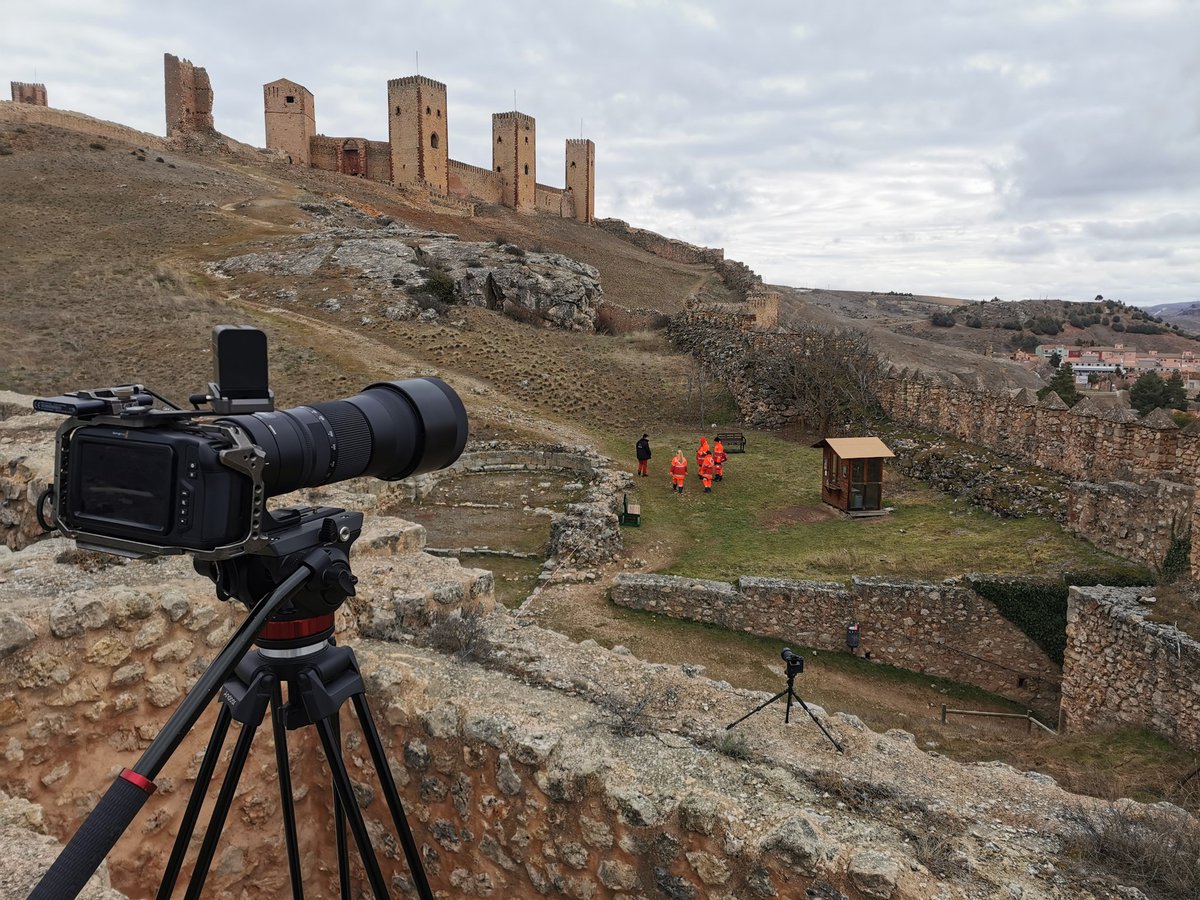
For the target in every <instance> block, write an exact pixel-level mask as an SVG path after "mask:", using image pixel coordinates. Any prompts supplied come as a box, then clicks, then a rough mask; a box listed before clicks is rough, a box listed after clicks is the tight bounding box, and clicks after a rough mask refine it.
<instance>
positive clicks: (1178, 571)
mask: <svg viewBox="0 0 1200 900" xmlns="http://www.w3.org/2000/svg"><path fill="white" fill-rule="evenodd" d="M1191 557H1192V536H1191V534H1190V533H1189V534H1186V535H1184V536H1183V537H1177V538H1175V539H1174V540H1173V541H1171V546H1170V547H1168V548H1167V552H1166V554H1165V555H1164V556H1163V561H1162V565H1161V566H1159V567H1158V581H1159V583H1160V584H1171V583H1172V582H1174V581H1178V580H1179V579H1180V578H1182V577H1184V576H1185V575H1187V574H1188V572H1189V571H1190V569H1191Z"/></svg>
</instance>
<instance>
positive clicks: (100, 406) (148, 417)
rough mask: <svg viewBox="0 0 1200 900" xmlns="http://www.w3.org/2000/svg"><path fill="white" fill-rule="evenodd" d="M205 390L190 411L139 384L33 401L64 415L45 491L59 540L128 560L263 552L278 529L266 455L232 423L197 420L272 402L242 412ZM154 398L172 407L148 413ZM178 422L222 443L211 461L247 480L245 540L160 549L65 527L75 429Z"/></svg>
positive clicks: (215, 387)
mask: <svg viewBox="0 0 1200 900" xmlns="http://www.w3.org/2000/svg"><path fill="white" fill-rule="evenodd" d="M209 387H210V389H211V390H212V393H211V394H210V395H208V396H202V395H193V396H192V398H191V400H192V403H193V406H196V407H197V408H195V409H191V410H185V409H180V408H178V407H176V406H175V405H174V404H173V403H171V402H170V401H169V400H166V399H165V398H164V397H162V396H161V395H159V394H158V393H156V392H154V391H152V390H150V389H148V388H146V387H145V386H144V385H141V384H132V385H121V386H119V387H112V388H93V389H88V390H81V391H72V392H69V393H67V394H64V395H62V396H60V397H52V398H47V399H38V400H34V402H33V408H34V409H35V410H37V411H38V412H48V413H57V414H59V415H68V416H70V418H69V419H67V421H66V422H64V423H63V424H62V425H60V426H59V427H58V430H57V431H56V432H55V436H54V444H55V466H54V468H55V478H56V484H55V485H52V486H51V487H50V488H49V491H50V499H51V500H52V502H53V508H54V517H55V524H56V527H57V529H58V530H59V531H61V532H62V533H63V535H64V536H66V537H68V538H71V539H72V540H74V541H75V542H76V543H78V544H79V546H80V547H81V548H82V549H84V550H98V551H101V552H104V553H113V554H115V555H118V556H128V557H134V558H144V557H148V556H167V555H174V554H180V553H190V554H192V555H193V556H194V557H195V558H197V559H204V560H222V559H230V558H233V557H236V556H242V555H244V554H253V553H261V552H263V551H264V550H267V549H268V548H269V546H270V543H271V539H270V537H269V532H270V531H272V530H275V529H274V528H273V527H272V526H276V527H278V523H277V522H275V521H274V519H273V518H272V516H271V513H270V512H268V510H267V492H266V486H265V484H264V483H263V469H264V463H265V461H266V454H265V453H264V451H263V450H262V448H261V447H259V446H257V445H256V444H255V443H254V442H253V441H251V440H250V438H249V436H248V435H246V434H245V433H244V432H243V431H241V430H240V429H238V428H235V427H234V426H232V425H222V424H220V423H208V422H200V421H197V420H198V419H201V418H207V417H211V416H218V415H227V414H228V413H227V410H228V409H231V408H236V409H237V411H238V412H239V413H242V412H251V411H253V412H263V411H269V410H271V409H273V408H274V403H273V402H271V401H267V403H266V404H256V405H255V406H256V408H255V409H253V410H251V409H248V408H247V406H248V404H239V405H237V406H236V407H231V406H227V405H225V404H223V403H222V401H221V394H220V388H219V386H218V385H217V384H216V383H215V382H213V383H210V385H209ZM155 400H159V401H161V402H163V403H166V404H168V405H169V406H171V407H172V408H171V409H154V408H153V405H152V404H153V402H154V401H155ZM201 402H209V403H211V404H213V406H214V407H215V408H214V409H212V410H204V409H199V408H198V406H199V403H201ZM183 423H186V424H187V425H188V427H190V428H192V429H194V430H196V431H199V432H201V433H203V434H209V435H212V436H214V437H217V438H219V439H220V440H222V441H224V442H225V443H227V444H228V446H227V447H225V448H224V449H222V450H219V451H218V452H217V458H218V459H219V460H220V462H221V463H222V465H224V466H226V467H228V468H229V469H232V470H233V471H235V472H239V473H241V474H242V475H245V476H246V477H247V478H249V479H250V498H251V508H250V514H249V529H248V532H247V534H246V535H245V537H243V538H242V539H240V540H238V541H234V542H231V543H228V544H225V545H222V546H220V547H215V548H212V549H209V550H204V549H197V548H194V547H183V546H163V545H161V544H151V543H148V542H145V541H137V540H133V539H131V538H120V537H114V536H111V535H99V534H96V533H95V532H92V531H88V530H86V529H83V528H72V527H71V526H70V525H68V524H67V522H68V521H69V517H67V516H64V515H63V512H64V511H65V510H67V509H68V504H69V502H70V492H69V489H68V487H67V485H68V479H67V477H66V476H67V473H68V472H69V467H70V464H71V437H72V435H74V433H75V432H76V431H77V430H78V429H80V428H83V427H91V426H97V425H108V426H111V427H113V428H117V429H138V430H142V429H152V428H168V427H173V426H178V425H180V424H183ZM38 507H39V509H40V508H41V507H42V501H39V503H38Z"/></svg>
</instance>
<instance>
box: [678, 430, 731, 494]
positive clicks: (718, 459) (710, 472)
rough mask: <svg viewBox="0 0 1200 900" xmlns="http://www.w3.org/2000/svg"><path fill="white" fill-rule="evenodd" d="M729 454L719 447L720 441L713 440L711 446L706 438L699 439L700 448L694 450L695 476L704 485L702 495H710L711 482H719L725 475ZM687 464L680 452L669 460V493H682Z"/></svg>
mask: <svg viewBox="0 0 1200 900" xmlns="http://www.w3.org/2000/svg"><path fill="white" fill-rule="evenodd" d="M728 459H729V454H727V453H726V452H725V448H724V447H723V446H722V445H721V442H720V440H718V439H717V438H713V442H712V446H711V447H710V446H709V444H708V438H707V437H702V438H700V446H699V447H698V448H697V449H696V474H697V475H699V476H700V482H701V483H702V484H703V485H704V493H706V494H709V493H712V485H713V481H714V480H715V481H720V480H721V478H722V477H723V475H724V474H725V461H726V460H728ZM687 472H688V463H687V460H686V459H685V458H684V456H683V451H682V450H676V451H675V456H674V457H673V458H672V459H671V493H675V492H677V491H678V492H679V493H680V494H682V493H683V483H684V481H685V480H686V479H687Z"/></svg>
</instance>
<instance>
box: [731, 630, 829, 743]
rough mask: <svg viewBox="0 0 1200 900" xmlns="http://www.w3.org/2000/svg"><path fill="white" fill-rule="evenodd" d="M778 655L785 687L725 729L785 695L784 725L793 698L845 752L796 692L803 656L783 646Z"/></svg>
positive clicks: (822, 732)
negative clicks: (783, 673) (781, 662)
mask: <svg viewBox="0 0 1200 900" xmlns="http://www.w3.org/2000/svg"><path fill="white" fill-rule="evenodd" d="M779 655H780V656H781V657H783V662H784V664H785V665H786V666H787V687H785V688H784V689H783V690H782V691H780V692H779V693H778V694H776V695H775V696H774V697H772V698H771V699H770V700H767V701H765V702H763V703H760V704H759V705H758V706H756V707H755V708H754V709H752V710H750V712H748V713H746V714H745V715H744V716H742V717H741V718H740V719H737V720H736V721H733V722H730V723H729V724H728V725H726V726H725V730H726V731H728V730H729V729H731V728H732V727H733V726H734V725H737V724H739V723H741V722H744V721H746V720H747V719H748V718H750V717H751V716H752V715H754V714H755V713H756V712H759V711H760V710H763V709H766V708H767V707H768V706H770V705H771V704H772V703H774V702H775V701H776V700H778V699H780V698H781V697H787V710H786V711H785V712H784V714H783V722H784V724H785V725H786V724H787V723H789V722H790V721H791V720H792V701H793V700H795V701H796V702H797V703H799V704H800V706H801V707H802V708H803V709H804V711H805V712H806V713H808V717H809V718H810V719H812V720H813V721H814V722H816V723H817V727H818V728H820V729H821V734H823V735H825V737H827V738H829V742H830V743H831V744H833V746H834V747H836V748H837V752H838V753H845V752H846V750H845V748H844V747H842V745H841V744H839V743H838V742H837V738H835V737H834V736H833V735H832V734H830V733H829V729H827V728H826V727H825V726H824V725H822V724H821V720H820V719H818V718H817V716H816V714H815V713H814V712H813V711H812V710H811V709H809V708H808V704H807V703H805V702H804V700H803V699H801V697H800V695H799V694H797V693H796V686H795V682H796V676H797V675H799V674H800V673H801V672H803V671H804V657H803V656H801V655H800V654H799V653H794V652H793V651H792V648H791V647H784V648H783V652H782V653H780V654H779Z"/></svg>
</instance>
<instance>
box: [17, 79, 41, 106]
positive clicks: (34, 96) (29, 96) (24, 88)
mask: <svg viewBox="0 0 1200 900" xmlns="http://www.w3.org/2000/svg"><path fill="white" fill-rule="evenodd" d="M9 84H10V85H12V98H13V102H14V103H29V104H32V105H33V106H49V105H50V104H49V103H47V102H46V86H45V85H44V84H37V83H34V82H30V81H10V82H9Z"/></svg>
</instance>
